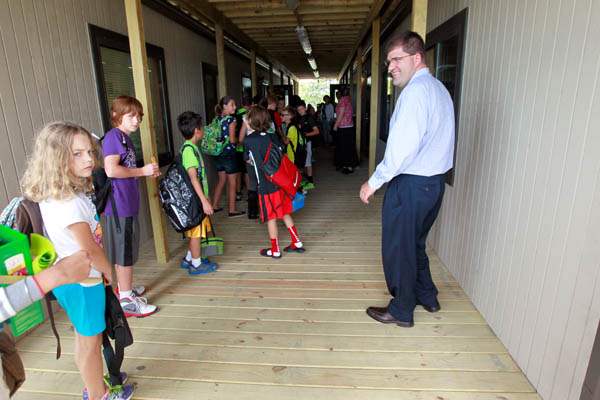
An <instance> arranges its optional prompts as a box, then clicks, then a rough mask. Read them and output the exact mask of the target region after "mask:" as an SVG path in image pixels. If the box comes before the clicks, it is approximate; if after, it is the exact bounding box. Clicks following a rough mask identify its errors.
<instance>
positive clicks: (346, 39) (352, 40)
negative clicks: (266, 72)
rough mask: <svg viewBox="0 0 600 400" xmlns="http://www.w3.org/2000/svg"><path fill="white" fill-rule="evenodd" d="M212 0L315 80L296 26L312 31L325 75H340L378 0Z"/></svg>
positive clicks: (295, 71)
mask: <svg viewBox="0 0 600 400" xmlns="http://www.w3.org/2000/svg"><path fill="white" fill-rule="evenodd" d="M208 3H209V4H210V5H211V6H213V7H214V8H216V9H217V10H218V11H220V12H221V13H222V14H223V15H224V16H225V17H226V18H227V19H229V20H230V21H231V22H232V23H233V24H234V25H235V26H237V27H238V28H239V29H240V30H241V31H243V33H244V34H245V35H247V36H248V37H250V38H251V39H252V40H253V41H254V42H256V43H257V44H258V45H259V46H260V47H261V48H263V49H265V50H266V51H268V53H269V54H270V55H271V56H272V57H273V58H275V59H277V60H278V61H279V62H280V63H281V64H283V65H285V67H287V68H288V69H289V70H290V71H291V72H292V73H293V74H294V75H296V76H297V77H298V78H314V75H313V73H312V70H311V68H310V66H309V65H308V61H307V60H306V57H307V56H306V54H305V53H304V51H303V50H302V47H301V46H300V42H299V41H298V37H297V36H296V31H295V28H296V26H298V25H299V24H302V25H303V26H304V27H305V28H306V30H307V32H308V37H309V40H310V44H311V47H312V49H313V56H314V57H315V59H316V62H317V67H318V69H319V73H320V75H321V77H324V78H336V77H337V75H338V74H339V72H340V70H341V68H342V66H343V64H344V61H346V59H347V58H348V56H349V54H350V52H352V50H353V48H354V46H355V44H356V42H357V39H358V36H359V34H360V33H361V28H363V26H364V24H365V23H366V22H368V18H369V16H370V13H371V7H372V6H373V0H298V1H294V0H208ZM288 4H289V6H288ZM296 4H297V7H296V8H295V9H293V7H294V6H295V5H296Z"/></svg>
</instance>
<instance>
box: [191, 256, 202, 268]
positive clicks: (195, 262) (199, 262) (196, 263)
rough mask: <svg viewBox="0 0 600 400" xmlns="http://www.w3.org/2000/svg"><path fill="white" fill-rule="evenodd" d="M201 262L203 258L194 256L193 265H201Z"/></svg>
mask: <svg viewBox="0 0 600 400" xmlns="http://www.w3.org/2000/svg"><path fill="white" fill-rule="evenodd" d="M200 264H202V259H201V258H192V265H193V266H194V267H196V268H197V267H199V266H200Z"/></svg>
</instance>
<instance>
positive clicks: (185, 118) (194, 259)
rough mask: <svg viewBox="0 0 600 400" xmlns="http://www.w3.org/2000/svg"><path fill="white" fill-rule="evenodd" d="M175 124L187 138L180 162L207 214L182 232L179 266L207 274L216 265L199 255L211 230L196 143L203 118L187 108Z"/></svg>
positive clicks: (190, 272)
mask: <svg viewBox="0 0 600 400" xmlns="http://www.w3.org/2000/svg"><path fill="white" fill-rule="evenodd" d="M177 127H178V128H179V131H180V132H181V134H182V135H183V137H184V138H185V139H186V140H185V143H184V144H183V146H182V148H181V163H182V164H183V168H184V169H185V170H186V171H187V173H188V175H189V176H190V181H191V182H192V186H193V187H194V191H195V192H196V194H197V195H198V197H199V198H200V202H201V203H202V209H203V210H204V214H206V217H205V218H204V220H203V221H202V223H201V224H200V225H198V226H196V227H194V228H192V229H190V230H188V231H186V232H185V236H186V237H187V238H189V239H190V245H189V250H188V252H187V254H186V256H185V257H184V258H183V259H182V260H181V264H180V265H181V268H185V269H187V270H188V273H189V274H190V275H198V274H207V273H209V272H214V271H215V270H216V269H217V268H218V265H217V264H216V263H214V262H210V261H209V260H208V258H202V257H201V251H202V245H201V239H202V237H203V236H206V232H208V231H210V230H211V229H212V227H211V225H210V221H209V219H208V216H209V215H212V214H213V213H214V211H213V208H212V206H211V203H210V200H209V195H208V181H207V179H206V170H205V168H204V160H203V159H202V155H201V154H200V150H199V149H198V143H199V142H200V140H201V139H202V137H203V136H204V131H203V130H202V117H201V116H200V115H199V114H196V113H195V112H193V111H186V112H184V113H182V114H181V115H180V116H179V117H177Z"/></svg>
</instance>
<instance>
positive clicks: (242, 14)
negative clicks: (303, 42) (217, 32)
mask: <svg viewBox="0 0 600 400" xmlns="http://www.w3.org/2000/svg"><path fill="white" fill-rule="evenodd" d="M297 11H298V13H299V14H300V15H302V16H305V15H324V14H336V15H343V14H352V13H361V14H362V13H364V14H367V13H368V12H369V11H370V8H369V7H368V6H348V7H305V6H300V7H298V9H297ZM224 12H225V14H226V15H227V17H228V18H231V19H236V18H247V17H275V16H288V15H293V11H292V10H290V9H289V8H281V9H269V10H265V9H260V8H254V9H233V10H227V11H224Z"/></svg>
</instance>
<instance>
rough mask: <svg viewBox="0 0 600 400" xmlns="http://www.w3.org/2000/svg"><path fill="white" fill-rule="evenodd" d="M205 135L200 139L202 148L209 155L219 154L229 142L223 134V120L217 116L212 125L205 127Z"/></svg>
mask: <svg viewBox="0 0 600 400" xmlns="http://www.w3.org/2000/svg"><path fill="white" fill-rule="evenodd" d="M203 130H204V137H203V138H202V140H201V141H200V150H201V151H202V153H204V154H208V155H209V156H218V155H219V154H221V153H222V152H223V150H224V149H225V146H227V144H228V143H229V141H227V140H223V136H222V135H221V120H220V119H219V118H217V117H215V118H214V119H213V120H212V122H211V123H210V125H207V126H205V127H204V128H203Z"/></svg>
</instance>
